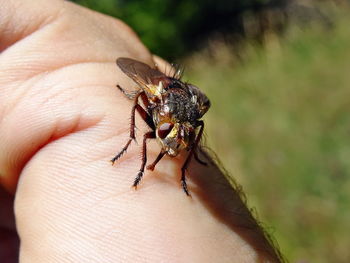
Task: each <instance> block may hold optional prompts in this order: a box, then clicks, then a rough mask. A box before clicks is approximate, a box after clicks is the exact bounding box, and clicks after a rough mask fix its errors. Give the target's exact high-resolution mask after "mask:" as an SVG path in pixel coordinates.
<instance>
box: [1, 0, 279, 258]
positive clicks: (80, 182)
mask: <svg viewBox="0 0 350 263" xmlns="http://www.w3.org/2000/svg"><path fill="white" fill-rule="evenodd" d="M0 35H1V38H0V50H1V53H0V138H1V139H0V148H1V151H0V182H1V184H2V186H3V188H4V189H5V188H6V189H7V192H5V190H4V189H1V190H0V261H1V262H10V263H11V262H17V259H16V251H17V249H18V240H17V238H16V233H18V236H19V237H20V240H21V244H20V248H19V251H20V253H19V259H20V262H36V263H40V262H61V263H65V262H275V261H276V262H278V259H277V254H276V253H275V252H274V249H273V248H272V247H271V245H270V244H269V243H268V242H267V241H266V239H265V237H264V235H263V233H262V232H261V229H260V228H259V227H258V226H257V225H256V222H255V221H254V220H253V219H252V218H251V217H250V213H249V212H248V210H247V208H246V207H245V206H244V204H243V203H242V202H241V200H240V198H239V197H238V194H237V193H234V191H233V190H232V188H231V187H230V186H229V184H228V183H227V182H226V181H225V180H224V179H220V178H223V175H222V174H221V173H220V172H219V171H218V170H217V169H215V168H210V167H202V166H199V165H198V164H193V165H192V164H191V166H192V167H193V169H194V170H195V172H194V173H193V176H189V178H188V184H189V190H190V192H191V194H192V198H189V197H187V196H186V195H185V194H184V192H183V191H182V189H181V186H180V168H181V165H182V163H183V161H184V157H185V156H179V157H177V158H173V159H172V158H170V157H165V158H164V159H163V160H162V161H161V162H160V163H159V164H158V166H157V167H156V169H155V171H154V172H146V173H145V176H144V178H143V180H142V181H141V184H140V186H139V188H138V191H134V190H133V189H132V188H131V187H130V186H131V184H132V182H133V179H134V177H135V176H136V174H137V171H138V169H139V167H140V164H141V161H140V150H141V142H142V134H143V132H145V131H147V130H148V128H147V126H146V124H145V123H143V122H142V121H141V120H140V118H139V117H137V118H136V119H137V121H136V125H137V127H138V129H137V131H136V132H137V142H138V143H134V142H133V143H132V146H131V147H130V149H129V150H128V152H127V153H126V154H125V155H124V156H123V157H122V158H121V159H120V160H119V161H117V162H116V164H115V166H111V164H110V162H109V160H110V159H111V158H112V157H113V156H114V155H115V154H116V153H117V152H118V151H119V150H120V147H121V146H122V145H124V143H125V142H126V141H127V139H128V133H129V120H130V111H131V106H132V102H131V101H128V100H127V99H126V98H125V97H124V96H123V95H122V94H121V93H120V92H119V91H118V90H117V88H116V87H115V85H116V84H117V83H118V84H120V85H121V86H122V87H124V88H126V89H132V88H133V87H134V86H135V84H134V83H133V82H132V81H131V80H130V79H129V78H128V77H127V76H126V75H125V74H123V73H122V72H121V71H120V70H119V69H118V68H117V66H116V64H115V60H116V58H118V57H130V58H134V59H137V60H139V61H143V62H145V63H149V64H150V65H153V64H154V62H156V63H157V65H158V67H159V68H160V69H164V68H165V67H166V62H165V61H163V60H162V59H160V58H157V57H152V55H151V54H150V53H149V51H148V50H147V49H146V48H145V47H144V46H143V45H142V43H141V42H140V40H139V39H138V38H137V36H136V35H135V34H134V32H133V31H132V30H131V29H130V28H129V27H127V26H126V25H125V24H123V23H122V22H120V21H118V20H116V19H113V18H111V17H108V16H105V15H102V14H99V13H96V12H93V11H91V10H88V9H85V8H82V7H79V6H76V5H74V4H72V3H70V2H65V1H58V0H50V1H49V0H37V1H36V2H35V6H34V5H33V3H32V1H29V0H21V1H16V0H0ZM167 67H168V68H169V66H167ZM159 150H160V148H159V146H158V145H157V144H156V143H155V142H150V143H149V144H148V160H149V162H152V161H153V160H154V159H155V157H156V156H157V154H158V152H159ZM196 174H198V176H196ZM18 178H19V181H18V184H17V179H18ZM196 178H204V179H203V180H202V179H201V180H202V181H200V179H198V180H197V179H196ZM216 178H218V179H216ZM200 186H202V187H200ZM16 188H17V189H16ZM204 189H205V191H204ZM8 192H11V193H12V194H9V193H8ZM211 193H212V196H215V198H212V197H211V196H210V194H211ZM230 195H232V198H231V196H230ZM228 200H232V201H230V202H229V201H228ZM13 206H14V207H15V209H14V214H13V212H12V208H13ZM222 211H224V213H221V212H222ZM237 211H238V212H237ZM233 222H235V223H233ZM235 224H236V225H235ZM235 226H242V227H235ZM3 259H4V260H3Z"/></svg>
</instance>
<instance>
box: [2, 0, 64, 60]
mask: <svg viewBox="0 0 350 263" xmlns="http://www.w3.org/2000/svg"><path fill="white" fill-rule="evenodd" d="M14 3H15V4H18V6H14V7H13V8H12V10H7V11H6V12H0V14H1V17H0V21H1V22H0V23H1V24H0V33H1V35H2V38H3V39H6V40H11V41H7V42H5V43H4V42H3V41H1V42H0V43H1V44H0V58H1V55H2V53H4V52H6V50H7V49H8V48H11V47H13V46H15V44H16V43H17V42H20V41H21V40H22V39H24V38H26V37H28V36H30V35H31V34H32V33H35V32H37V31H40V30H41V29H42V28H44V27H46V26H47V25H49V24H51V23H53V21H55V20H56V19H57V18H59V17H60V15H61V14H62V12H61V11H62V9H58V10H57V11H56V13H51V14H48V13H45V16H43V18H42V20H38V17H35V19H33V20H32V21H35V22H36V24H34V25H33V23H28V24H24V25H23V24H20V26H21V27H19V26H18V25H17V23H13V25H11V23H12V21H14V19H13V14H15V13H16V10H18V9H20V5H21V2H20V1H16V2H14V1H8V2H7V3H6V4H8V5H13V4H14ZM2 4H4V3H2ZM6 8H9V7H6ZM0 11H1V8H0ZM50 11H53V10H52V9H50ZM10 14H12V16H11V15H10ZM6 15H7V16H6ZM14 16H16V15H14ZM14 28H15V29H14ZM16 28H20V29H21V30H19V31H16ZM7 35H9V36H11V37H7ZM1 45H2V46H1Z"/></svg>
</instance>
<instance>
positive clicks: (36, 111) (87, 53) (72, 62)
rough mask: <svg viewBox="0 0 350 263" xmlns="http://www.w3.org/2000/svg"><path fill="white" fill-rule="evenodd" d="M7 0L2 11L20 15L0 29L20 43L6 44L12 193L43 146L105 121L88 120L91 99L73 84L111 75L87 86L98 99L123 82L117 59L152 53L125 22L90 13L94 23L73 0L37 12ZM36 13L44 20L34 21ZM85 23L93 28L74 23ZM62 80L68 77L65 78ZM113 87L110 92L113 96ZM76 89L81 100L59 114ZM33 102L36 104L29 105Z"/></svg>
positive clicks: (6, 141) (2, 165)
mask: <svg viewBox="0 0 350 263" xmlns="http://www.w3.org/2000/svg"><path fill="white" fill-rule="evenodd" d="M2 2H6V4H4V5H2V6H1V7H0V8H1V9H2V10H0V12H1V13H4V14H11V11H13V12H14V16H11V15H8V17H6V18H7V19H8V21H4V23H3V25H2V29H1V30H2V32H14V33H15V34H14V35H15V36H13V35H11V34H9V33H7V34H4V38H3V39H4V40H3V42H4V43H11V42H13V41H14V40H16V44H15V45H12V46H10V47H7V48H6V49H5V50H4V51H3V52H2V54H1V57H2V59H1V60H0V84H1V94H0V102H1V105H2V110H1V112H0V120H1V128H0V137H1V138H2V147H3V148H2V151H1V152H0V178H1V181H2V183H3V184H4V185H5V186H7V188H10V189H12V190H13V189H14V187H15V184H16V181H17V178H18V175H19V173H20V171H21V170H22V169H23V167H24V165H25V163H26V162H27V161H28V160H29V159H30V158H31V157H32V156H33V155H34V153H35V152H36V151H37V150H38V149H40V148H41V147H43V145H45V144H47V143H48V142H49V141H51V140H54V139H57V138H59V137H62V136H65V135H66V134H67V133H70V132H73V131H74V130H79V129H84V128H86V127H87V126H89V125H92V124H93V123H96V122H97V121H98V120H99V119H100V118H101V116H103V113H102V112H96V111H93V110H90V112H89V111H88V110H85V113H84V114H83V116H81V114H80V113H81V112H83V109H85V108H88V107H85V106H84V105H86V104H87V103H88V101H85V100H86V98H85V97H82V96H80V94H79V93H80V92H81V93H83V90H82V89H70V88H72V86H74V87H78V86H81V87H82V85H84V86H86V85H87V84H90V86H92V85H93V84H92V83H91V81H94V80H95V78H94V77H95V76H96V74H102V76H103V75H106V76H105V78H101V81H100V83H95V87H94V88H93V89H92V88H91V87H90V89H89V88H87V89H86V90H89V91H91V90H93V91H92V92H88V91H86V90H84V92H86V93H87V97H90V100H94V99H95V98H94V97H95V94H94V93H96V92H98V91H97V90H96V86H100V87H102V86H108V85H111V83H116V80H117V77H116V73H115V71H116V67H115V64H114V61H115V59H116V57H118V56H129V57H138V58H139V59H140V60H142V59H144V60H146V61H147V59H148V60H149V55H148V52H147V50H146V49H145V48H144V47H143V46H142V45H141V43H140V42H139V41H138V40H137V37H136V36H135V35H134V34H133V33H132V31H131V30H130V29H128V28H127V27H126V26H125V25H123V24H121V23H120V22H118V21H116V20H112V19H110V18H108V17H106V16H103V15H95V16H91V15H90V16H91V18H90V19H89V20H88V19H85V17H87V16H88V15H89V14H90V13H92V12H91V11H88V10H86V9H82V8H78V7H76V6H74V5H72V4H70V3H68V2H63V1H40V2H37V4H38V6H39V7H40V8H39V11H37V10H36V9H35V8H31V7H30V5H31V2H30V1H21V4H18V1H2ZM25 4H27V5H28V6H25ZM18 5H19V6H18ZM17 6H18V7H17ZM67 6H68V7H67ZM28 10H30V12H28ZM32 10H33V13H32ZM39 14H40V15H39ZM43 14H47V16H46V17H45V16H44V15H43ZM36 16H38V17H39V22H38V21H37V20H36V19H32V18H33V17H36ZM78 21H79V23H83V24H85V28H87V29H86V30H85V29H84V27H78V26H74V25H75V24H76V23H78ZM103 24H105V25H106V28H108V30H106V32H101V28H100V27H101V25H103ZM21 26H22V28H21ZM26 28H29V29H26ZM84 30H85V31H84ZM16 32H22V33H21V34H19V33H18V34H16ZM19 35H20V37H19ZM126 38H127V39H126ZM97 40H98V41H97ZM126 41H131V42H132V43H134V47H133V48H131V47H130V46H128V45H126V44H123V43H126ZM82 47H83V48H82ZM102 51H103V52H102ZM89 63H91V64H92V63H96V64H98V63H101V65H102V63H105V64H106V65H107V64H109V66H108V67H107V68H108V69H107V71H108V70H109V74H106V71H104V70H103V67H100V71H101V72H96V71H93V72H92V73H91V74H93V76H92V75H91V74H90V73H89V72H88V70H90V71H91V68H92V67H91V64H90V65H89ZM69 66H72V67H74V70H73V71H71V72H72V73H70V76H67V75H65V73H64V72H63V70H62V69H63V68H67V67H69ZM84 67H85V68H87V69H86V71H85V72H84V71H83V70H78V68H84ZM104 67H106V66H104ZM74 72H76V73H74ZM87 74H90V76H89V75H87ZM54 75H56V76H55V77H53V76H54ZM60 75H61V77H62V79H59V78H60ZM89 77H90V78H89ZM68 82H69V85H70V87H68V84H67V83H68ZM112 89H113V87H111V88H110V92H111V93H112V92H114V90H112ZM69 90H74V92H75V94H74V95H73V94H70V96H71V97H72V96H75V99H74V102H73V103H72V104H69V105H66V107H64V108H62V107H60V108H57V107H56V108H55V109H52V105H53V104H54V103H58V100H64V99H70V98H67V97H66V98H65V97H64V96H65V94H66V95H67V93H68V92H69ZM28 100H29V101H30V103H24V102H27V101H28ZM79 100H84V103H82V101H79ZM48 102H50V103H48ZM33 105H36V106H34V107H33ZM68 106H69V107H68ZM68 112H69V114H67V113H68ZM24 116H25V118H23V117H24ZM77 117H79V118H77Z"/></svg>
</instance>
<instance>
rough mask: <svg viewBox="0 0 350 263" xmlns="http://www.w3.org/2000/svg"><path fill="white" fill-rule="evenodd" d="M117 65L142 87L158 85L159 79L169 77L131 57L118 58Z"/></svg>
mask: <svg viewBox="0 0 350 263" xmlns="http://www.w3.org/2000/svg"><path fill="white" fill-rule="evenodd" d="M117 65H118V66H119V68H120V69H121V70H122V71H123V72H124V73H125V74H126V75H127V76H128V77H129V78H131V79H132V80H133V81H135V82H136V83H137V84H138V85H139V86H140V87H141V88H142V89H145V86H147V85H150V84H151V85H158V83H159V81H162V80H164V79H168V77H167V76H166V75H165V74H163V73H162V72H160V71H159V70H157V69H154V68H151V67H150V66H149V65H147V64H145V63H142V62H140V61H137V60H134V59H131V58H118V59H117Z"/></svg>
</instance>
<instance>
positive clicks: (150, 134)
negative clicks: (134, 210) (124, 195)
mask: <svg viewBox="0 0 350 263" xmlns="http://www.w3.org/2000/svg"><path fill="white" fill-rule="evenodd" d="M154 138H156V133H155V132H154V131H151V132H147V133H145V134H144V135H143V144H142V164H141V168H140V170H139V172H138V174H137V176H136V178H135V180H134V184H133V185H132V186H133V187H134V188H135V189H136V188H137V185H138V184H139V183H140V181H141V179H142V176H143V174H144V171H145V166H146V163H147V144H146V142H147V139H154Z"/></svg>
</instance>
